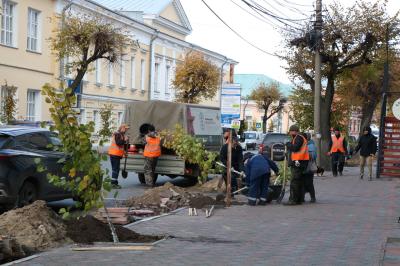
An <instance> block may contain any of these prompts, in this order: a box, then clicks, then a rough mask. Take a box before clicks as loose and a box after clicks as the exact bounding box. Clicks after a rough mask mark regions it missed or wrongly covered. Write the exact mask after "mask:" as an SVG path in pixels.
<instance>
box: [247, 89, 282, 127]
mask: <svg viewBox="0 0 400 266" xmlns="http://www.w3.org/2000/svg"><path fill="white" fill-rule="evenodd" d="M250 99H251V100H253V101H255V102H256V104H257V107H258V108H259V109H260V110H263V111H264V115H263V119H262V120H263V125H262V127H263V133H266V132H267V121H268V119H270V118H271V117H272V116H273V115H274V114H276V113H278V112H279V111H280V110H282V109H283V107H284V105H285V103H286V99H285V98H284V97H283V96H282V93H281V92H280V90H279V84H277V83H270V84H268V85H267V84H265V83H263V82H262V83H260V84H259V85H258V87H257V88H256V89H255V90H253V91H252V92H251V94H250Z"/></svg>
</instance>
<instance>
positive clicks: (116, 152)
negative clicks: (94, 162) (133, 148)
mask: <svg viewBox="0 0 400 266" xmlns="http://www.w3.org/2000/svg"><path fill="white" fill-rule="evenodd" d="M124 153H125V151H124V146H123V145H121V146H118V145H117V143H115V134H113V135H112V138H111V145H110V148H108V154H109V155H113V156H118V157H123V156H124Z"/></svg>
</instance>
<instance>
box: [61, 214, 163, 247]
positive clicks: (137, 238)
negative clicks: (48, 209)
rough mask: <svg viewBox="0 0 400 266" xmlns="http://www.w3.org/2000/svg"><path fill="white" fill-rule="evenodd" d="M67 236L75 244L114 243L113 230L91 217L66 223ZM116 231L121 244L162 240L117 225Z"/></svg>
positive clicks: (158, 237)
mask: <svg viewBox="0 0 400 266" xmlns="http://www.w3.org/2000/svg"><path fill="white" fill-rule="evenodd" d="M65 223H66V225H67V236H68V237H69V238H71V239H72V240H73V241H74V242H75V243H82V244H90V243H93V242H112V241H113V239H112V235H111V230H110V228H109V227H108V224H105V223H103V222H101V221H99V220H97V219H96V218H94V217H93V216H91V215H87V216H85V217H80V218H79V219H71V220H67V221H65ZM115 230H116V231H117V236H118V239H119V241H120V242H132V243H137V242H141V243H144V242H153V241H156V240H159V239H161V237H160V236H149V235H140V234H138V233H135V232H134V231H132V230H129V229H127V228H125V227H122V226H119V225H116V226H115Z"/></svg>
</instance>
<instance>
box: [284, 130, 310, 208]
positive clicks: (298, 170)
mask: <svg viewBox="0 0 400 266" xmlns="http://www.w3.org/2000/svg"><path fill="white" fill-rule="evenodd" d="M299 131H300V129H299V127H298V126H297V125H292V126H290V128H289V135H290V136H291V137H292V141H291V142H287V143H286V147H287V150H288V151H289V154H290V156H289V167H290V168H291V173H292V179H291V180H290V196H289V201H288V202H286V203H284V205H299V204H301V203H302V201H303V188H304V179H305V172H306V169H307V165H308V161H309V159H310V155H309V153H308V146H307V139H306V138H305V137H304V136H303V135H302V134H300V133H299Z"/></svg>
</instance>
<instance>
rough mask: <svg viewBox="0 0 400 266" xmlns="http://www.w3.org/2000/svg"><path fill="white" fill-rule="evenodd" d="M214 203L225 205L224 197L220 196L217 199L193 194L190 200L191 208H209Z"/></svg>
mask: <svg viewBox="0 0 400 266" xmlns="http://www.w3.org/2000/svg"><path fill="white" fill-rule="evenodd" d="M212 205H221V206H225V201H224V197H223V198H222V199H221V198H218V201H217V200H215V199H213V198H211V197H208V196H204V195H201V194H198V195H195V196H193V197H192V198H191V199H190V202H189V206H190V207H191V208H196V209H203V208H209V207H211V206H212Z"/></svg>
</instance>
